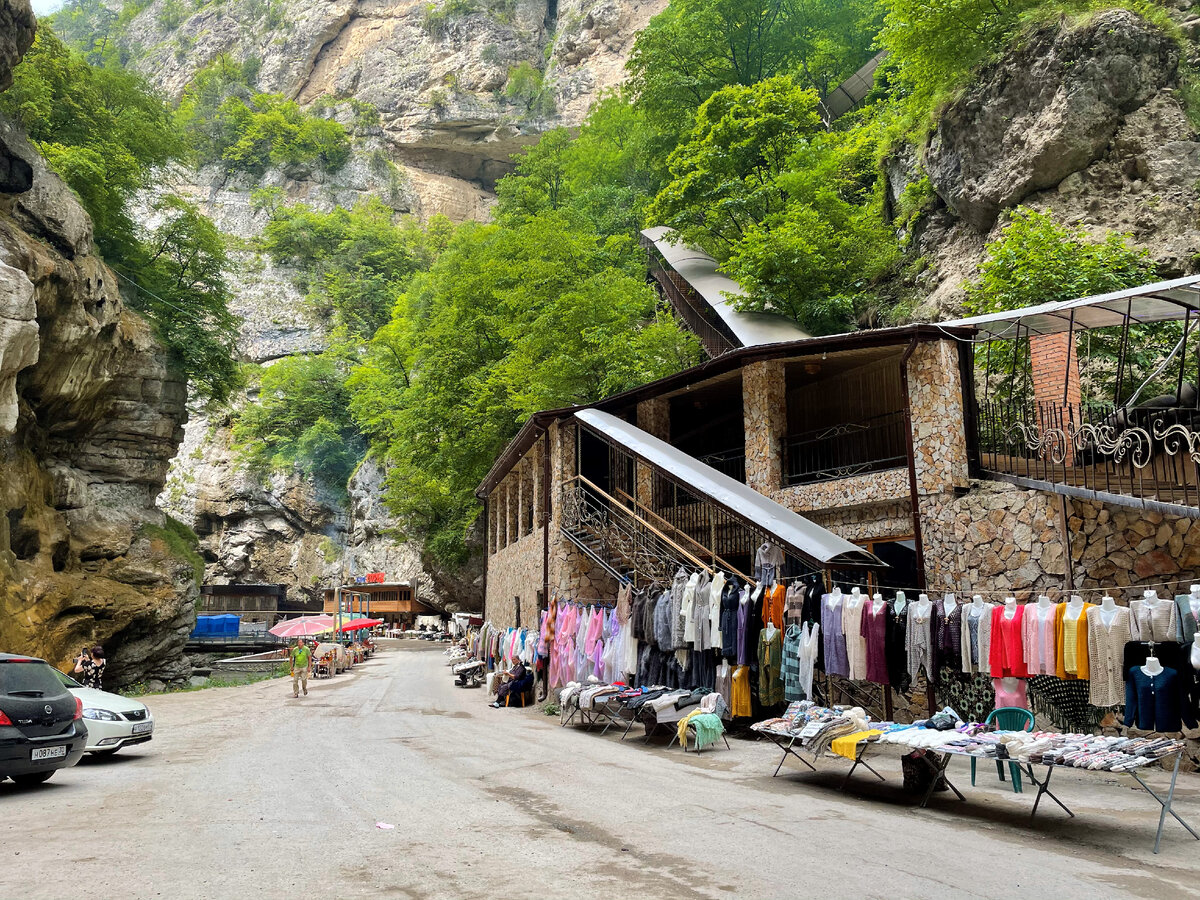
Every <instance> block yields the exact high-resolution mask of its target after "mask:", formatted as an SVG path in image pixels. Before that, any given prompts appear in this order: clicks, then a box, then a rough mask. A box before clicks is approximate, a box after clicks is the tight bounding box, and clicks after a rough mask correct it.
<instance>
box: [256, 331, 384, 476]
mask: <svg viewBox="0 0 1200 900" xmlns="http://www.w3.org/2000/svg"><path fill="white" fill-rule="evenodd" d="M347 369H348V363H347V361H346V360H345V359H344V358H343V357H341V356H340V355H339V354H338V353H336V352H326V353H320V354H317V355H314V356H291V357H287V358H286V359H281V360H279V361H278V362H276V363H273V364H271V365H269V366H266V367H264V368H263V369H262V370H261V381H260V384H259V391H258V402H257V403H254V404H250V405H248V406H246V407H245V408H244V409H243V410H241V411H240V412H239V413H238V416H237V418H236V421H235V423H234V428H233V434H234V441H235V444H236V446H237V447H238V449H239V452H240V453H241V458H242V459H243V460H244V461H245V462H246V463H247V464H248V466H249V467H250V468H251V470H253V471H257V472H262V473H266V472H270V471H278V470H281V469H282V470H286V469H290V468H293V467H294V468H297V469H298V470H300V471H302V472H303V473H304V474H306V475H308V476H310V477H312V478H314V479H316V480H317V481H318V482H319V483H320V484H321V485H322V486H324V487H325V488H327V489H328V490H330V491H332V492H333V493H334V494H338V495H341V496H342V497H343V498H344V497H345V493H346V482H347V481H348V480H349V478H350V475H351V474H352V473H353V471H354V467H355V466H356V465H357V464H358V461H359V460H360V459H361V458H362V453H363V450H364V445H363V441H362V438H361V436H360V435H359V433H358V430H357V429H356V428H355V426H354V423H353V422H352V421H351V419H350V414H349V408H348V406H349V401H350V395H349V393H348V391H347V389H346V371H347Z"/></svg>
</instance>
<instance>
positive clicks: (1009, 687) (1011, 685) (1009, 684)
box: [1000, 675, 1020, 691]
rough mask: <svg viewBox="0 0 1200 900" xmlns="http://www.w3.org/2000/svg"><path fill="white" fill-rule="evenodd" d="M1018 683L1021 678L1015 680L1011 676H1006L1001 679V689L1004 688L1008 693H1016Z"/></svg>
mask: <svg viewBox="0 0 1200 900" xmlns="http://www.w3.org/2000/svg"><path fill="white" fill-rule="evenodd" d="M1018 681H1020V679H1019V678H1013V677H1012V676H1011V675H1005V676H1004V677H1003V678H1001V679H1000V687H1002V688H1004V690H1006V691H1015V690H1016V689H1017V682H1018Z"/></svg>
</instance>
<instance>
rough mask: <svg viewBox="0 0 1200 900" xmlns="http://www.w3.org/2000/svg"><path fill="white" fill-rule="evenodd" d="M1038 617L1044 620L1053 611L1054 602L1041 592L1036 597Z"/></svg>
mask: <svg viewBox="0 0 1200 900" xmlns="http://www.w3.org/2000/svg"><path fill="white" fill-rule="evenodd" d="M1037 611H1038V619H1040V620H1041V621H1043V622H1045V621H1046V620H1047V619H1049V618H1050V616H1051V614H1053V612H1054V604H1053V603H1051V602H1050V598H1049V597H1047V596H1046V595H1045V594H1042V595H1041V596H1040V597H1038V599H1037Z"/></svg>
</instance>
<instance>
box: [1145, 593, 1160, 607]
mask: <svg viewBox="0 0 1200 900" xmlns="http://www.w3.org/2000/svg"><path fill="white" fill-rule="evenodd" d="M1159 599H1160V598H1159V596H1158V591H1142V602H1143V603H1145V604H1146V608H1147V609H1154V607H1156V606H1158V604H1159Z"/></svg>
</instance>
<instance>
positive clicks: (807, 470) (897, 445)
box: [784, 412, 908, 485]
mask: <svg viewBox="0 0 1200 900" xmlns="http://www.w3.org/2000/svg"><path fill="white" fill-rule="evenodd" d="M784 450H785V464H786V468H785V470H784V479H785V481H786V483H787V484H789V485H792V484H812V483H814V482H817V481H828V480H830V479H832V478H845V477H847V476H849V475H861V474H864V473H866V472H878V471H880V470H882V469H893V468H895V467H897V466H902V465H904V464H905V463H906V462H907V460H908V451H907V449H906V447H905V433H904V413H903V412H893V413H886V414H885V415H881V416H872V417H870V418H867V419H863V420H862V421H860V422H843V423H841V424H838V425H830V426H826V427H824V428H816V429H813V430H811V431H806V432H803V433H801V434H796V435H792V436H791V437H789V438H788V439H787V440H786V441H785V442H784Z"/></svg>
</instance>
